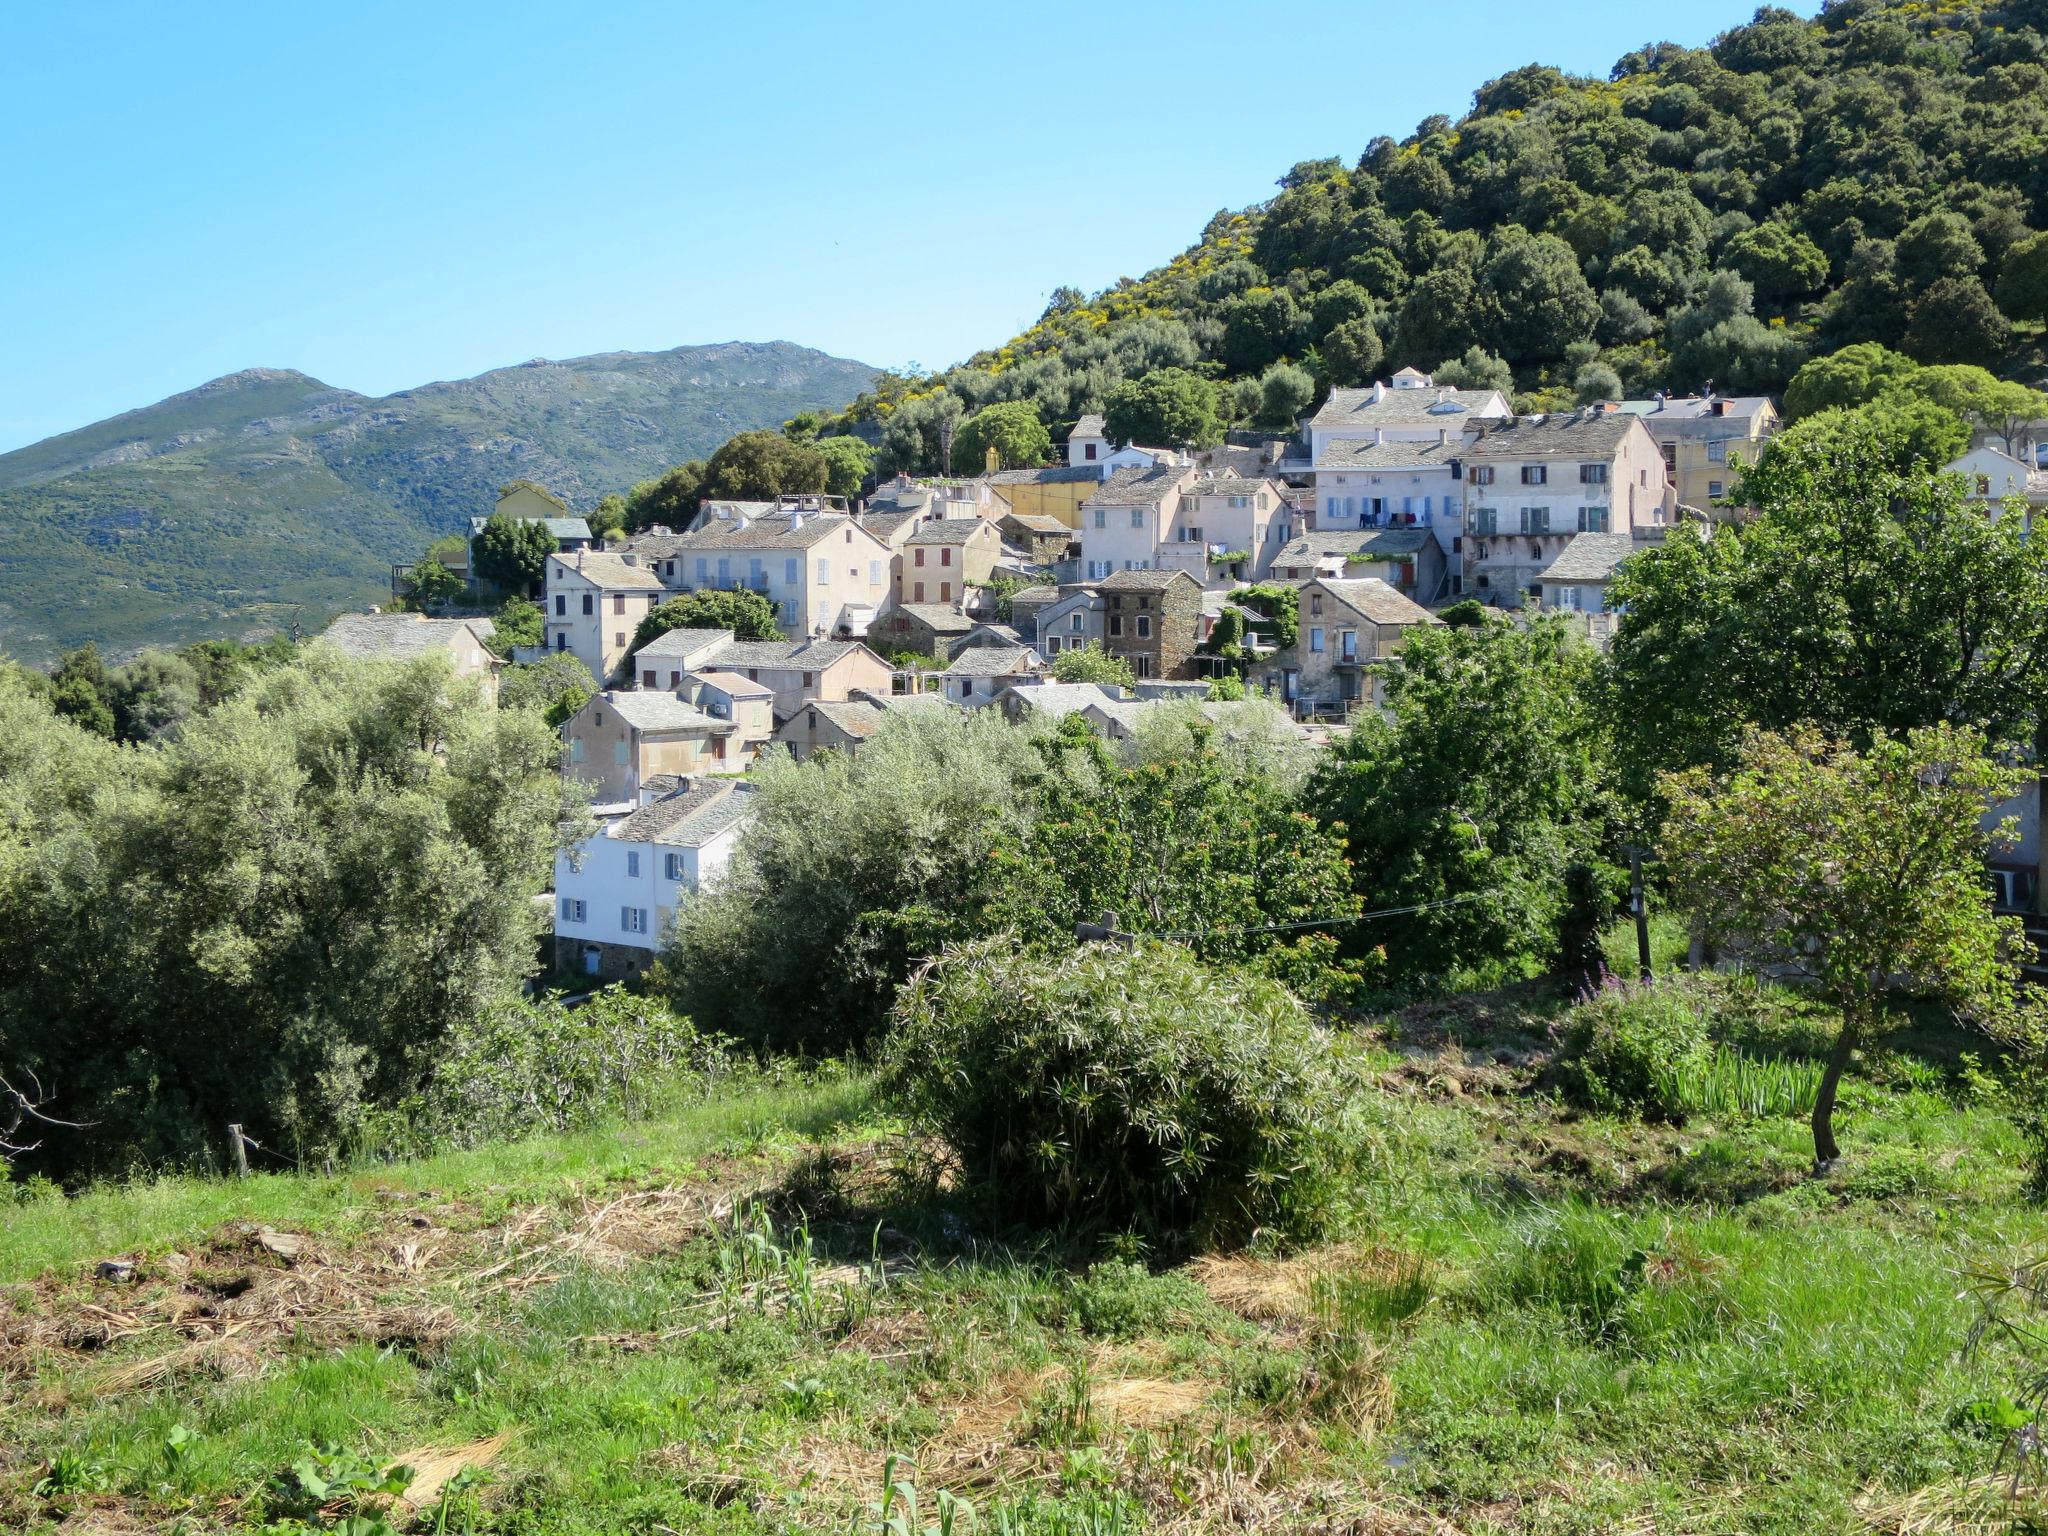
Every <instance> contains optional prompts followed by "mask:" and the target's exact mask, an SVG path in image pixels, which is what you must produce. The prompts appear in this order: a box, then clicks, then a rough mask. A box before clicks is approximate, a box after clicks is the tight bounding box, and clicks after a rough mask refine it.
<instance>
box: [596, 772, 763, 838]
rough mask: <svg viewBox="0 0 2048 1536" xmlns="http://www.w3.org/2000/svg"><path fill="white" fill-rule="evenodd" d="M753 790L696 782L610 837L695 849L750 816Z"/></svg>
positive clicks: (726, 781) (729, 782) (614, 830)
mask: <svg viewBox="0 0 2048 1536" xmlns="http://www.w3.org/2000/svg"><path fill="white" fill-rule="evenodd" d="M753 795H754V786H753V785H751V784H741V783H737V782H735V781H734V780H731V779H698V780H696V781H695V782H693V783H692V784H691V785H690V787H689V788H688V789H686V790H683V791H682V792H681V793H680V794H673V795H668V796H665V797H663V798H662V799H660V800H657V801H655V802H654V803H653V804H652V805H643V806H642V807H641V808H640V809H639V810H637V811H635V812H634V813H633V814H632V815H630V816H628V817H627V818H626V819H625V820H624V821H622V822H620V823H619V824H618V825H617V826H616V827H614V828H612V832H611V835H612V836H613V837H615V838H617V839H618V840H619V841H621V842H627V843H666V844H668V845H669V846H671V847H680V848H696V847H701V846H702V845H703V844H705V843H707V842H709V841H710V840H711V839H712V838H714V837H716V836H717V835H718V834H719V833H721V832H723V831H725V830H726V829H727V828H729V827H731V826H732V825H733V824H734V823H736V822H739V821H743V820H745V819H746V818H747V817H748V816H749V815H751V814H752V813H753V809H754V806H753Z"/></svg>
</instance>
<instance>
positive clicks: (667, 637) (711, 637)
mask: <svg viewBox="0 0 2048 1536" xmlns="http://www.w3.org/2000/svg"><path fill="white" fill-rule="evenodd" d="M731 639H732V631H731V630H729V629H672V630H670V631H668V633H667V634H663V635H657V636H655V637H654V638H653V639H652V640H650V641H648V642H647V643H646V644H645V645H643V646H641V647H640V650H639V655H640V657H641V659H643V660H648V661H676V662H687V661H688V660H689V659H690V658H691V657H692V656H694V655H696V654H697V653H698V652H699V651H701V650H703V649H705V648H706V647H707V646H715V645H723V644H725V643H726V642H727V641H729V640H731Z"/></svg>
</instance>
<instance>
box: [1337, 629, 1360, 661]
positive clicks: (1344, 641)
mask: <svg viewBox="0 0 2048 1536" xmlns="http://www.w3.org/2000/svg"><path fill="white" fill-rule="evenodd" d="M1337 654H1338V655H1339V656H1342V657H1343V658H1344V659H1345V660H1346V661H1356V660H1358V631H1357V630H1355V629H1340V630H1338V631H1337Z"/></svg>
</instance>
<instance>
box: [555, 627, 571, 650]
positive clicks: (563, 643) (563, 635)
mask: <svg viewBox="0 0 2048 1536" xmlns="http://www.w3.org/2000/svg"><path fill="white" fill-rule="evenodd" d="M555 649H556V650H558V651H566V650H567V649H569V635H568V631H566V630H560V629H558V630H556V631H555Z"/></svg>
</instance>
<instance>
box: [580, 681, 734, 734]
mask: <svg viewBox="0 0 2048 1536" xmlns="http://www.w3.org/2000/svg"><path fill="white" fill-rule="evenodd" d="M597 705H598V707H599V708H600V709H602V708H607V707H608V708H610V709H611V710H612V712H613V713H615V714H616V715H617V716H618V717H619V718H620V719H621V720H623V721H625V722H626V724H628V725H630V726H632V727H633V729H634V730H636V731H709V732H711V733H713V734H714V735H719V736H723V735H727V734H729V733H730V732H731V730H732V729H733V727H732V722H730V721H728V720H718V719H714V718H713V717H712V716H710V715H707V714H705V713H704V711H703V710H701V709H699V708H698V707H697V706H696V705H694V704H685V703H684V702H683V701H682V700H681V699H679V698H677V697H676V696H675V695H674V694H672V693H668V692H665V691H663V690H661V689H659V688H648V689H644V690H631V689H615V690H613V691H612V692H610V693H607V694H602V695H600V696H599V698H598V700H597Z"/></svg>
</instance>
